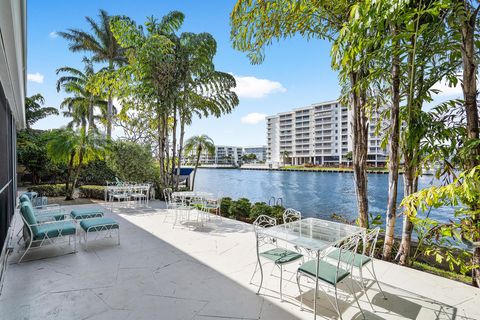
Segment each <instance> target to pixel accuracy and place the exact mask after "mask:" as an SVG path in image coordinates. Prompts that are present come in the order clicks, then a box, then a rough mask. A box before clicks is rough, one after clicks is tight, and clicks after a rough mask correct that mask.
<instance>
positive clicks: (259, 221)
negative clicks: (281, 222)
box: [253, 214, 277, 247]
mask: <svg viewBox="0 0 480 320" xmlns="http://www.w3.org/2000/svg"><path fill="white" fill-rule="evenodd" d="M276 225H277V219H275V218H272V217H269V216H267V215H265V214H262V215H259V216H258V217H257V218H256V219H255V221H254V222H253V230H255V236H256V238H257V247H260V246H262V245H264V244H273V243H275V239H273V238H271V237H267V236H265V235H263V234H262V233H261V232H259V231H261V230H262V229H265V228H269V227H273V226H276Z"/></svg>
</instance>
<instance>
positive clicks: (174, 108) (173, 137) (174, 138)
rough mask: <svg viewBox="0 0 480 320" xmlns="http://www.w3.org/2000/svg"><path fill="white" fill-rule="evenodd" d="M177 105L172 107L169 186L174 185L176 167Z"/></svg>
mask: <svg viewBox="0 0 480 320" xmlns="http://www.w3.org/2000/svg"><path fill="white" fill-rule="evenodd" d="M177 122H178V119H177V106H174V107H173V128H172V170H171V175H170V181H171V186H172V187H175V185H176V183H175V177H176V176H177V175H176V174H175V169H176V163H175V160H176V157H177Z"/></svg>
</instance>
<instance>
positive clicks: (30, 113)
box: [25, 93, 58, 129]
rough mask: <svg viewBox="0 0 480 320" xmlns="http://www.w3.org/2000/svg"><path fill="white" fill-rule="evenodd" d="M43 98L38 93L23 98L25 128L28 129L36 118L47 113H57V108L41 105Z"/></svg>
mask: <svg viewBox="0 0 480 320" xmlns="http://www.w3.org/2000/svg"><path fill="white" fill-rule="evenodd" d="M44 103H45V99H44V98H43V96H42V95H41V94H40V93H37V94H34V95H33V96H30V97H26V98H25V122H26V124H27V129H30V128H31V127H32V125H34V124H35V123H36V122H37V121H38V120H41V119H43V118H45V117H48V116H49V115H56V114H58V110H57V109H56V108H53V107H43V106H42V105H43V104H44Z"/></svg>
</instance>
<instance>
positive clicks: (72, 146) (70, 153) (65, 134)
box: [47, 128, 105, 200]
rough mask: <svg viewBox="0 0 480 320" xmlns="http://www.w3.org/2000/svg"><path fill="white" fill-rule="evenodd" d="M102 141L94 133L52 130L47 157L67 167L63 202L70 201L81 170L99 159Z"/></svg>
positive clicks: (66, 129) (101, 153) (102, 149)
mask: <svg viewBox="0 0 480 320" xmlns="http://www.w3.org/2000/svg"><path fill="white" fill-rule="evenodd" d="M104 146H105V145H104V140H103V139H102V138H101V137H100V136H99V135H98V134H97V133H96V132H88V133H87V132H86V131H85V130H84V129H80V130H79V131H74V130H73V129H71V128H65V129H59V130H54V131H52V132H51V135H50V137H49V141H48V143H47V155H48V156H49V158H50V159H52V161H53V162H56V163H62V164H66V165H67V177H66V180H65V187H66V194H65V200H72V199H73V193H74V191H75V187H76V185H77V180H78V176H79V174H80V171H81V168H82V166H83V165H84V164H87V163H88V162H90V161H92V160H94V159H97V158H101V157H102V155H103V153H104Z"/></svg>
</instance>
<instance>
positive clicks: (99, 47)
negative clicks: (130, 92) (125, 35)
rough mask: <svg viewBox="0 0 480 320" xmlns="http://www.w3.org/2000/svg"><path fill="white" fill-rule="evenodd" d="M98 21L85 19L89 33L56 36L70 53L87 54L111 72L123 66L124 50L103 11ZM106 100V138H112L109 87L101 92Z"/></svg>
mask: <svg viewBox="0 0 480 320" xmlns="http://www.w3.org/2000/svg"><path fill="white" fill-rule="evenodd" d="M98 18H99V21H98V22H97V21H95V20H94V19H93V18H91V17H86V18H85V19H86V20H87V23H88V25H89V26H90V31H91V33H89V32H88V31H82V30H79V29H68V30H67V31H65V32H58V35H60V36H61V37H63V38H64V39H66V40H67V41H68V42H69V49H70V50H71V51H72V52H87V53H90V54H91V55H92V62H99V63H106V64H107V67H106V68H107V71H106V72H113V71H114V70H115V68H117V67H119V66H121V65H123V64H125V63H126V62H127V59H126V57H125V50H124V48H122V47H121V46H120V45H119V44H118V42H117V40H116V38H115V37H114V36H113V34H112V31H111V29H110V20H111V17H110V16H109V15H108V13H107V12H106V11H105V10H100V12H99V15H98ZM103 93H104V94H105V95H106V96H107V99H108V103H107V110H106V111H107V112H106V129H107V137H108V138H111V136H112V118H113V111H114V108H113V90H112V89H111V88H109V87H107V88H106V90H105V91H104V92H103Z"/></svg>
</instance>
